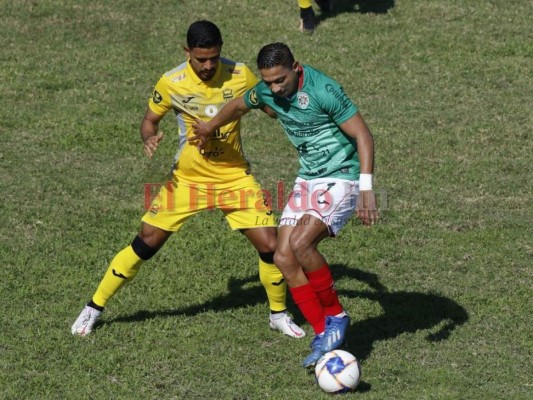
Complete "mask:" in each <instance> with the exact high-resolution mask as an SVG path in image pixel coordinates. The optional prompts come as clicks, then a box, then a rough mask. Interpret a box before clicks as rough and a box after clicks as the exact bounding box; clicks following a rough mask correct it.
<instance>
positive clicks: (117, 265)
mask: <svg viewBox="0 0 533 400" xmlns="http://www.w3.org/2000/svg"><path fill="white" fill-rule="evenodd" d="M142 263H143V260H141V259H140V258H139V256H137V254H135V252H134V251H133V248H132V247H131V246H128V247H126V248H125V249H123V250H122V251H120V252H119V253H118V254H117V255H116V256H115V258H113V261H111V264H109V268H108V269H107V272H106V273H105V275H104V278H103V279H102V281H101V282H100V285H98V288H97V289H96V292H95V294H94V296H93V302H94V303H95V304H96V305H98V306H100V307H105V304H106V303H107V301H108V300H109V299H110V298H111V297H113V296H114V295H115V293H117V292H118V291H119V289H120V288H121V287H122V286H124V285H125V284H126V283H127V282H129V281H131V280H132V279H133V278H135V275H137V272H139V268H140V267H141V265H142Z"/></svg>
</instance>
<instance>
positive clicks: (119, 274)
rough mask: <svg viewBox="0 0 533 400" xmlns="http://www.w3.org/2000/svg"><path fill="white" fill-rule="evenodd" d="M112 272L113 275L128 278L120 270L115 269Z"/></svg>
mask: <svg viewBox="0 0 533 400" xmlns="http://www.w3.org/2000/svg"><path fill="white" fill-rule="evenodd" d="M111 272H113V275H115V276H116V277H117V278H122V279H128V278H126V277H125V276H124V275H122V274H121V273H120V272H117V271H115V270H114V269H113V270H112V271H111Z"/></svg>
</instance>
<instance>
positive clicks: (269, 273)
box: [259, 259, 287, 311]
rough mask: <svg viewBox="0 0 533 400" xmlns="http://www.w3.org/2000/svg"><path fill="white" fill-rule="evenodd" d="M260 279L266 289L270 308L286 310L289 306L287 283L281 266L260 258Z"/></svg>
mask: <svg viewBox="0 0 533 400" xmlns="http://www.w3.org/2000/svg"><path fill="white" fill-rule="evenodd" d="M259 280H260V281H261V283H262V284H263V286H264V288H265V290H266V294H267V297H268V303H269V305H270V310H271V311H284V310H285V309H286V308H287V305H286V303H285V301H286V299H287V284H286V283H285V279H283V274H282V273H281V271H280V270H279V268H278V267H276V265H274V264H268V263H266V262H264V261H263V260H261V259H259Z"/></svg>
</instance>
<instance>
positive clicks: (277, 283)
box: [272, 278, 285, 286]
mask: <svg viewBox="0 0 533 400" xmlns="http://www.w3.org/2000/svg"><path fill="white" fill-rule="evenodd" d="M284 281H285V278H281V281H279V282H272V285H274V286H279V285H281V284H282V283H283V282H284Z"/></svg>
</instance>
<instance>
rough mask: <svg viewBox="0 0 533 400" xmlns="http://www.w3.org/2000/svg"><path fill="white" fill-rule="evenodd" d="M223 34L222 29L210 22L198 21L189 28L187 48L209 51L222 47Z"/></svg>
mask: <svg viewBox="0 0 533 400" xmlns="http://www.w3.org/2000/svg"><path fill="white" fill-rule="evenodd" d="M223 43H224V42H223V41H222V34H221V33H220V29H218V26H216V25H215V24H214V23H212V22H210V21H203V20H202V21H196V22H193V23H192V24H191V25H190V26H189V30H188V31H187V47H188V48H189V49H193V48H195V47H199V48H201V49H209V48H211V47H216V46H222V44H223Z"/></svg>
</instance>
